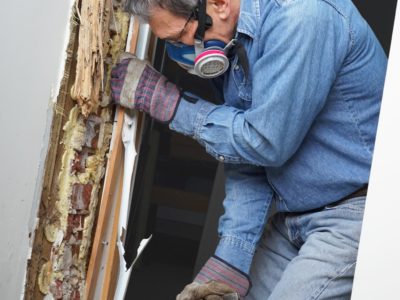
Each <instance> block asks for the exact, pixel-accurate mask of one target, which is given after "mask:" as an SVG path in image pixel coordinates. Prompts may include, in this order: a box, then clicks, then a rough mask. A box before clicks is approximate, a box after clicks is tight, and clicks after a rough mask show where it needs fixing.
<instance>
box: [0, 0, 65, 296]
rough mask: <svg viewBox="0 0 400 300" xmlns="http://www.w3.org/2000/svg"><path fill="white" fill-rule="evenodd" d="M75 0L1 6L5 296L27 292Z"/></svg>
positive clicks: (0, 281) (0, 260)
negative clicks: (54, 107) (27, 273)
mask: <svg viewBox="0 0 400 300" xmlns="http://www.w3.org/2000/svg"><path fill="white" fill-rule="evenodd" d="M72 5H73V1H71V0H70V1H53V0H43V1H40V2H37V1H29V0H22V1H6V2H4V3H2V8H1V9H0V31H1V35H0V36H1V40H2V43H1V44H2V46H1V47H0V65H1V68H0V87H1V88H0V90H1V109H0V128H1V129H2V130H0V141H1V142H0V145H1V150H0V154H1V155H0V162H1V168H0V185H1V195H0V222H1V226H0V237H1V238H0V291H1V298H2V299H20V298H21V297H22V295H23V286H24V280H25V270H26V260H27V257H28V255H29V253H30V235H31V233H32V232H33V230H34V226H35V219H36V215H37V210H38V205H39V200H40V193H41V186H42V182H41V179H42V176H43V168H44V161H45V156H46V152H47V147H48V136H49V130H50V125H51V118H52V111H53V110H52V105H53V101H54V100H55V99H56V97H57V91H58V90H59V88H58V87H59V82H60V80H61V77H62V74H63V67H64V57H65V48H66V46H67V41H68V35H69V20H70V13H71V7H72Z"/></svg>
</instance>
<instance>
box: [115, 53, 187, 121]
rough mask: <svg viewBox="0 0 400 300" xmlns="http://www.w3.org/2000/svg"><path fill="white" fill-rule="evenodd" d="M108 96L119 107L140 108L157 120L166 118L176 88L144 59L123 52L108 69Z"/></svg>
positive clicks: (173, 103) (170, 115) (172, 110)
mask: <svg viewBox="0 0 400 300" xmlns="http://www.w3.org/2000/svg"><path fill="white" fill-rule="evenodd" d="M111 97H112V101H113V102H114V103H116V104H119V105H121V106H123V107H126V108H130V109H138V110H141V111H144V112H146V113H149V114H150V116H152V117H153V118H155V119H156V120H158V121H161V122H170V121H171V120H172V118H173V116H174V114H175V111H176V109H177V106H178V102H179V99H180V91H179V89H178V88H177V86H176V85H175V84H173V83H171V82H169V81H168V80H167V78H166V77H165V76H163V75H161V74H160V73H159V72H157V71H156V70H154V69H153V68H152V67H151V66H150V65H149V64H148V63H146V62H145V61H143V60H140V59H138V58H136V57H134V56H133V55H129V54H123V56H122V57H121V62H120V63H119V64H117V65H116V66H115V67H114V68H113V70H112V72H111Z"/></svg>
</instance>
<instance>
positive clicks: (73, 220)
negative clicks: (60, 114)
mask: <svg viewBox="0 0 400 300" xmlns="http://www.w3.org/2000/svg"><path fill="white" fill-rule="evenodd" d="M121 6H122V3H117V4H114V6H111V1H109V0H91V1H89V0H82V1H80V2H77V5H76V7H77V9H78V7H80V10H79V13H77V15H78V17H79V22H80V25H79V26H80V27H79V37H78V47H77V50H75V51H76V53H77V65H76V75H75V79H74V84H73V85H72V88H71V91H70V92H71V97H72V98H73V99H75V100H77V105H74V106H73V107H72V109H71V110H70V111H69V115H68V121H67V122H66V123H65V125H64V127H63V133H62V137H60V141H59V142H60V143H62V155H59V156H58V157H57V159H58V160H60V163H59V164H58V165H59V169H58V170H56V171H57V172H58V173H55V174H58V177H57V180H56V183H55V184H56V185H57V186H56V189H54V190H56V193H55V194H54V195H52V197H51V199H50V200H49V201H53V202H54V203H53V205H47V204H45V205H43V208H42V210H43V209H44V210H46V209H47V211H44V212H43V211H42V215H43V216H45V219H44V220H42V224H43V226H42V227H41V229H42V230H43V232H44V236H45V238H46V240H47V241H48V242H50V243H51V250H50V253H49V254H48V256H47V259H46V260H45V261H44V262H43V263H42V264H41V266H40V268H39V270H38V275H37V278H36V284H37V288H38V290H39V291H40V292H41V293H42V294H44V295H46V299H81V298H82V297H83V295H84V288H85V278H86V269H87V263H88V261H89V257H88V256H89V253H90V252H89V250H90V247H91V244H92V232H93V227H94V223H95V220H96V213H97V206H98V201H99V198H100V195H99V194H100V192H101V189H102V185H101V184H102V178H103V176H104V173H105V166H106V160H107V152H108V150H109V145H110V140H111V134H112V122H113V111H112V108H110V107H108V106H104V105H100V102H101V101H100V100H99V99H102V98H107V97H109V96H108V95H109V94H110V88H109V75H110V70H111V67H112V66H113V64H115V62H116V61H117V58H118V56H119V54H120V53H121V52H122V51H123V49H125V45H126V38H127V33H128V25H129V15H128V14H127V13H124V12H122V9H121ZM110 20H111V22H110ZM69 51H70V49H69ZM103 83H104V84H103ZM106 102H107V101H106ZM103 104H104V103H103ZM105 104H106V103H105ZM103 106H104V107H103ZM56 165H57V164H56ZM32 255H35V253H33V254H32ZM40 259H41V260H43V253H41V256H40ZM30 299H31V298H30ZM34 299H39V298H37V297H36V298H34Z"/></svg>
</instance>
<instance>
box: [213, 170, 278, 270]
mask: <svg viewBox="0 0 400 300" xmlns="http://www.w3.org/2000/svg"><path fill="white" fill-rule="evenodd" d="M224 175H225V181H226V182H225V194H226V196H225V199H224V202H223V205H224V214H223V215H222V216H221V218H220V219H219V224H218V233H219V236H220V240H219V243H218V245H217V248H216V251H215V255H217V256H218V257H220V258H222V259H223V260H225V261H226V262H228V263H229V264H231V265H233V266H235V267H236V268H237V269H239V270H241V271H242V272H244V273H246V274H249V272H250V266H251V263H252V261H253V257H254V254H255V251H256V248H257V245H258V242H259V241H260V239H261V235H262V233H263V231H264V227H265V225H266V221H267V215H268V212H269V209H270V206H271V202H272V197H273V191H272V189H271V187H270V185H269V183H268V180H267V176H266V174H265V169H264V168H263V167H257V166H254V165H247V164H240V165H238V164H225V165H224Z"/></svg>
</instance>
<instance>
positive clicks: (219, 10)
mask: <svg viewBox="0 0 400 300" xmlns="http://www.w3.org/2000/svg"><path fill="white" fill-rule="evenodd" d="M208 10H212V11H213V15H215V14H216V15H218V16H219V18H220V19H221V20H226V19H228V17H229V15H230V13H231V0H208V1H207V11H208Z"/></svg>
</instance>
